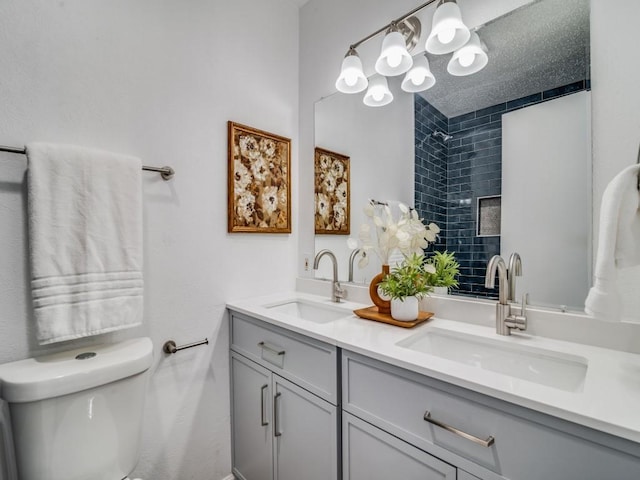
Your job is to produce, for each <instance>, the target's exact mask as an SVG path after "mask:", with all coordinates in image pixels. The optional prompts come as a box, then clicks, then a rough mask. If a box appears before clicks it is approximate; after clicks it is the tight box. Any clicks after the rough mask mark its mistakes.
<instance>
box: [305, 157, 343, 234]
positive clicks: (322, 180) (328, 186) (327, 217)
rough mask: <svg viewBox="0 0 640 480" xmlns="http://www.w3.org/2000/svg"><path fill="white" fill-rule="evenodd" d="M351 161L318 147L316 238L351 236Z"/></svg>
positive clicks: (315, 175)
mask: <svg viewBox="0 0 640 480" xmlns="http://www.w3.org/2000/svg"><path fill="white" fill-rule="evenodd" d="M349 160H350V159H349V157H347V156H346V155H342V154H341V153H336V152H332V151H330V150H326V149H324V148H319V147H316V149H315V156H314V172H315V173H314V178H315V188H314V205H315V206H314V212H315V218H314V224H315V232H316V234H329V235H349V234H350V233H351V213H350V195H351V192H350V184H349V180H350V179H349Z"/></svg>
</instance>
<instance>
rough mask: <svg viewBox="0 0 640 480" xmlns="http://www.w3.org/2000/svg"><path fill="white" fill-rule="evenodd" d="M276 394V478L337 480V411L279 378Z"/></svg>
mask: <svg viewBox="0 0 640 480" xmlns="http://www.w3.org/2000/svg"><path fill="white" fill-rule="evenodd" d="M273 390H274V392H275V394H274V397H273V434H274V442H275V444H274V462H275V476H276V478H277V479H278V480H300V479H304V480H337V478H338V467H339V465H338V434H337V433H338V414H337V410H336V407H335V406H333V405H331V404H330V403H329V402H327V401H325V400H322V399H321V398H319V397H317V396H315V395H313V394H312V393H309V392H308V391H306V390H304V389H302V388H300V387H299V386H297V385H295V384H293V383H291V382H289V381H288V380H285V379H284V378H282V377H280V376H278V375H275V374H274V375H273ZM248 480H252V479H248Z"/></svg>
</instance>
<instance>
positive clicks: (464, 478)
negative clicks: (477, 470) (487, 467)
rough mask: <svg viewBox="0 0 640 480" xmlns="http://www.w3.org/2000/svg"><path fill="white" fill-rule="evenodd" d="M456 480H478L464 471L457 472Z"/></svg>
mask: <svg viewBox="0 0 640 480" xmlns="http://www.w3.org/2000/svg"><path fill="white" fill-rule="evenodd" d="M458 480H480V479H479V478H478V477H476V476H474V475H471V474H470V473H468V472H465V471H464V470H458Z"/></svg>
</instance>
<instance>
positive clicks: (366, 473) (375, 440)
mask: <svg viewBox="0 0 640 480" xmlns="http://www.w3.org/2000/svg"><path fill="white" fill-rule="evenodd" d="M342 438H343V447H342V461H343V480H388V479H390V478H402V479H403V480H456V468H455V467H453V466H451V465H449V464H448V463H445V462H443V461H441V460H438V459H437V458H435V457H433V456H431V455H429V454H428V453H425V452H423V451H422V450H419V449H417V448H415V447H413V446H411V445H409V444H408V443H406V442H403V441H402V440H399V439H397V438H396V437H394V436H393V435H389V434H388V433H386V432H384V431H383V430H380V429H379V428H376V427H374V426H373V425H371V424H369V423H367V422H364V421H362V420H360V419H359V418H357V417H354V416H353V415H350V414H348V413H344V414H343V420H342Z"/></svg>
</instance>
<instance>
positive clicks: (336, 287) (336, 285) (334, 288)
mask: <svg viewBox="0 0 640 480" xmlns="http://www.w3.org/2000/svg"><path fill="white" fill-rule="evenodd" d="M325 255H328V256H329V258H330V259H331V262H332V263H333V281H332V282H331V301H332V302H336V303H339V302H340V300H341V299H342V298H344V290H343V289H342V287H341V286H340V282H339V281H338V260H337V259H336V256H335V255H334V254H333V252H332V251H331V250H327V249H324V250H320V251H319V252H318V253H317V254H316V258H314V260H313V269H314V270H317V269H318V264H319V263H320V259H321V258H322V257H323V256H325Z"/></svg>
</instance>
